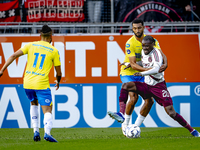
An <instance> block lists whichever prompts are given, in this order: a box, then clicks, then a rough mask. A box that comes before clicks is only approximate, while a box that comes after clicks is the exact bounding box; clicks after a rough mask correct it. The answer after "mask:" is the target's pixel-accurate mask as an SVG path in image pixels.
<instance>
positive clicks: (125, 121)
mask: <svg viewBox="0 0 200 150" xmlns="http://www.w3.org/2000/svg"><path fill="white" fill-rule="evenodd" d="M124 118H125V120H124V122H123V123H124V124H125V125H129V122H130V119H131V115H127V114H126V113H125V116H124Z"/></svg>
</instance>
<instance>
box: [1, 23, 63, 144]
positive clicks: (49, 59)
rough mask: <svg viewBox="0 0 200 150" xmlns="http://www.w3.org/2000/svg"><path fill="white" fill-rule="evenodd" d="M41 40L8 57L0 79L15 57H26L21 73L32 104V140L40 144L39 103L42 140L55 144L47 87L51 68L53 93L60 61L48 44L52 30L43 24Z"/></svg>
mask: <svg viewBox="0 0 200 150" xmlns="http://www.w3.org/2000/svg"><path fill="white" fill-rule="evenodd" d="M40 37H41V41H37V42H30V43H28V44H26V45H25V46H24V47H22V48H20V49H19V50H18V51H16V52H15V53H14V54H13V55H11V56H10V57H9V58H8V60H7V61H6V62H5V64H4V66H3V67H2V69H1V70H0V77H1V76H2V75H3V72H4V70H5V69H6V68H7V67H8V66H9V65H10V64H11V63H12V62H13V61H14V60H15V59H16V58H18V57H20V56H22V55H25V54H27V65H26V71H25V74H24V81H23V86H24V89H25V92H26V95H27V97H28V99H29V100H30V102H31V108H30V113H31V122H32V125H33V128H34V137H33V140H34V141H40V133H39V127H38V115H39V114H38V109H39V108H38V103H39V104H40V105H41V107H42V110H43V113H44V131H45V134H44V139H45V140H46V141H50V142H57V140H56V139H55V138H53V137H52V136H51V134H50V131H51V129H52V126H53V124H52V96H51V90H50V84H49V77H48V75H49V72H50V70H51V68H52V65H54V67H55V70H56V79H57V80H56V81H57V82H56V85H55V87H57V88H56V90H57V89H58V88H59V83H60V80H61V76H62V73H61V67H60V66H61V62H60V55H59V52H58V50H57V49H56V48H55V47H54V46H52V45H51V44H50V43H51V41H52V30H51V28H50V27H49V26H47V25H44V26H43V27H42V30H41V35H40Z"/></svg>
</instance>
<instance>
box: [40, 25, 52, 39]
mask: <svg viewBox="0 0 200 150" xmlns="http://www.w3.org/2000/svg"><path fill="white" fill-rule="evenodd" d="M41 35H42V36H50V35H52V30H51V28H50V27H49V26H48V25H46V24H45V25H43V26H42V30H41Z"/></svg>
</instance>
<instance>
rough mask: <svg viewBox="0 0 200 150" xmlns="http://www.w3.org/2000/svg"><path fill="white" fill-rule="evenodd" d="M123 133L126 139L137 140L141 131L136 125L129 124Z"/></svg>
mask: <svg viewBox="0 0 200 150" xmlns="http://www.w3.org/2000/svg"><path fill="white" fill-rule="evenodd" d="M125 133H126V137H127V138H138V137H140V133H141V130H140V127H138V126H137V125H135V124H131V125H128V126H127V127H126V132H125Z"/></svg>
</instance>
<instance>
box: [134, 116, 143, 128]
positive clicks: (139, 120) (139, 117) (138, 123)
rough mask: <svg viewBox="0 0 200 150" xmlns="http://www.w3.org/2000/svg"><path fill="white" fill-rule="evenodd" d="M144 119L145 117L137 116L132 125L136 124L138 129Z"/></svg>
mask: <svg viewBox="0 0 200 150" xmlns="http://www.w3.org/2000/svg"><path fill="white" fill-rule="evenodd" d="M145 118H146V117H144V116H142V115H140V114H139V115H138V117H137V119H136V121H135V123H134V124H136V125H137V126H138V127H139V126H141V124H142V123H143V121H144V119H145Z"/></svg>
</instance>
